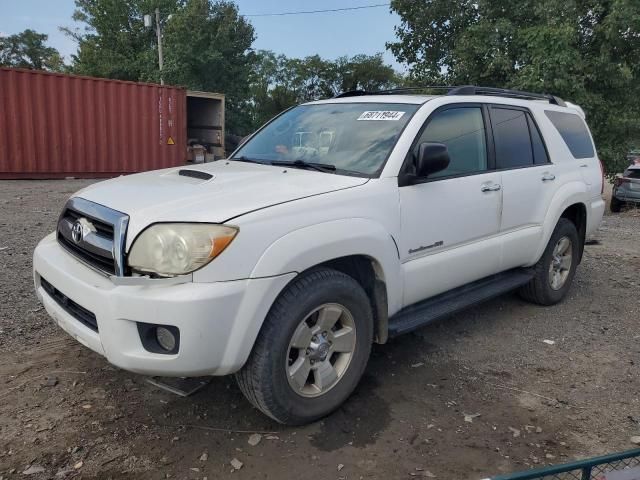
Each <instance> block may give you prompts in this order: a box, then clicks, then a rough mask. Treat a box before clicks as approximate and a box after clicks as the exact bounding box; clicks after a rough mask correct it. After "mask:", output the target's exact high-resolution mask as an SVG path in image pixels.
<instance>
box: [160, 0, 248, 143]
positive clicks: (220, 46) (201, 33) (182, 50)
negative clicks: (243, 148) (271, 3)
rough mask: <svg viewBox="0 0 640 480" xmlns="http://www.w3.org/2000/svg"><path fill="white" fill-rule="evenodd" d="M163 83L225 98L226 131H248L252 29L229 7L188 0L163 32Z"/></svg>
mask: <svg viewBox="0 0 640 480" xmlns="http://www.w3.org/2000/svg"><path fill="white" fill-rule="evenodd" d="M164 38H165V45H166V48H165V65H164V77H165V81H166V82H167V83H170V84H174V85H186V86H188V87H189V88H191V89H194V90H204V91H211V92H222V93H224V94H225V95H226V99H227V102H226V117H227V124H228V126H229V129H230V131H240V132H245V131H247V130H248V129H249V128H250V117H249V115H248V114H247V110H248V104H249V103H248V100H249V76H250V74H251V67H252V64H253V61H254V58H253V57H254V54H253V52H252V51H251V44H252V43H253V41H254V38H255V35H254V30H253V26H251V24H250V23H249V22H248V21H247V20H246V19H245V18H244V17H242V16H240V15H239V13H238V8H237V6H236V5H235V4H234V3H231V2H226V1H217V2H215V3H211V2H209V1H208V0H190V1H188V2H186V4H185V5H184V6H182V7H180V8H179V9H178V10H177V12H176V14H175V15H173V16H172V18H171V20H170V21H168V22H167V25H166V28H165V35H164Z"/></svg>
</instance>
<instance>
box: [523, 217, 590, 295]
mask: <svg viewBox="0 0 640 480" xmlns="http://www.w3.org/2000/svg"><path fill="white" fill-rule="evenodd" d="M579 241H580V240H579V236H578V231H577V229H576V226H575V225H574V224H573V222H572V221H570V220H568V219H566V218H561V219H560V220H559V221H558V224H557V225H556V228H555V230H554V231H553V234H552V235H551V238H550V239H549V243H548V244H547V248H546V249H545V251H544V253H543V254H542V257H541V258H540V260H538V263H536V265H535V266H534V271H535V276H534V277H533V279H531V281H530V282H529V283H528V284H526V285H525V286H524V287H522V288H521V289H520V290H519V294H520V296H521V297H522V298H524V299H525V300H528V301H530V302H534V303H538V304H540V305H553V304H555V303H558V302H559V301H561V300H562V299H563V298H564V297H565V295H566V294H567V292H568V291H569V288H570V287H571V282H572V281H573V277H574V275H575V273H576V268H577V266H578V257H579V254H580V249H579Z"/></svg>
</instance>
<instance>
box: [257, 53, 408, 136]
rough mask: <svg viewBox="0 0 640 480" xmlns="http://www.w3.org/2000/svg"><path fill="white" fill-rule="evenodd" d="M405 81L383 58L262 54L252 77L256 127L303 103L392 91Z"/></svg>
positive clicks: (379, 55) (373, 56)
mask: <svg viewBox="0 0 640 480" xmlns="http://www.w3.org/2000/svg"><path fill="white" fill-rule="evenodd" d="M402 81H403V79H402V78H401V77H400V76H399V75H398V74H397V73H396V72H395V71H394V70H393V68H392V67H390V66H389V65H385V63H384V60H383V58H382V54H378V55H370V56H369V55H355V56H353V57H346V56H345V57H340V58H338V59H337V60H335V61H331V60H325V59H322V58H321V57H320V56H318V55H313V56H309V57H306V58H302V59H300V58H287V57H286V56H284V55H276V54H275V53H273V52H271V51H267V50H261V51H258V52H257V53H256V61H255V67H254V69H253V73H252V75H251V104H252V120H253V122H252V123H253V126H254V127H258V126H260V125H262V124H263V123H264V122H266V121H267V120H269V119H270V118H272V117H273V116H274V115H277V114H278V113H280V112H281V111H283V110H285V109H287V108H289V107H291V106H293V105H296V104H299V103H303V102H308V101H311V100H317V99H320V98H327V97H333V96H335V95H337V94H338V93H340V92H344V91H348V90H369V91H374V90H381V89H386V88H392V87H395V86H397V85H399V84H400V83H402Z"/></svg>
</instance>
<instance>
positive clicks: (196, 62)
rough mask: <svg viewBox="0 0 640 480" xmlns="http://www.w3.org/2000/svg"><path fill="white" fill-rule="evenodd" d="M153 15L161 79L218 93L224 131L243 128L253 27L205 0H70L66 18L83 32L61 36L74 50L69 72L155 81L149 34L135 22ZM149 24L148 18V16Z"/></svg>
mask: <svg viewBox="0 0 640 480" xmlns="http://www.w3.org/2000/svg"><path fill="white" fill-rule="evenodd" d="M156 7H157V8H159V9H160V12H161V24H162V29H163V32H164V34H163V47H164V48H163V51H164V68H163V79H164V80H165V82H166V83H168V84H173V85H180V86H184V87H187V88H190V89H194V90H207V91H213V92H221V93H224V94H225V95H226V97H227V127H228V128H229V129H230V130H242V129H246V128H247V126H248V123H249V116H248V114H246V113H244V112H245V110H246V109H245V106H246V102H247V97H248V93H249V80H248V77H249V73H250V68H251V62H252V53H251V51H250V48H251V44H252V42H253V40H254V31H253V27H252V26H251V25H250V24H249V23H248V22H247V21H246V20H245V19H244V17H242V16H240V15H239V14H238V9H237V7H236V5H235V4H234V3H232V2H228V1H223V0H220V1H213V0H124V1H123V0H76V11H75V13H74V15H73V19H74V20H76V21H78V22H82V23H84V24H85V25H86V28H85V29H84V31H70V30H68V29H67V30H66V32H67V33H68V34H69V35H71V36H73V37H74V38H75V39H76V40H77V41H78V44H79V50H78V54H77V55H75V56H74V57H73V71H74V72H75V73H79V74H84V75H91V76H96V77H107V78H115V79H120V80H133V81H153V82H159V81H160V71H159V67H158V51H157V41H156V33H155V30H154V29H147V28H145V27H144V22H143V16H144V15H145V14H153V13H154V11H155V9H156ZM154 22H155V18H154Z"/></svg>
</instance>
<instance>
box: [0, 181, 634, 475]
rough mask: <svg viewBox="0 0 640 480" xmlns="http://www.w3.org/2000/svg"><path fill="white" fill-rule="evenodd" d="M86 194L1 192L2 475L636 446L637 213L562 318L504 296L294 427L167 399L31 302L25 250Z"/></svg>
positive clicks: (591, 254) (423, 334) (279, 469)
mask: <svg viewBox="0 0 640 480" xmlns="http://www.w3.org/2000/svg"><path fill="white" fill-rule="evenodd" d="M88 183H90V182H88V181H79V180H64V181H15V182H7V181H3V182H0V266H1V267H2V278H1V279H0V299H1V300H0V346H1V347H2V348H1V349H0V476H2V477H4V478H5V479H12V478H35V479H40V478H54V477H55V478H67V477H69V478H70V477H78V478H80V477H82V478H109V477H111V478H136V479H140V478H142V479H146V478H150V479H151V478H154V479H156V478H169V477H170V478H184V479H202V478H204V477H206V478H209V479H210V478H219V477H224V476H226V475H231V473H232V471H233V475H234V476H235V477H237V478H247V479H258V478H278V479H279V478H302V477H304V478H305V479H331V478H336V479H340V478H342V479H360V478H362V479H370V478H372V479H373V478H380V479H386V478H415V477H423V478H428V477H432V476H433V477H435V478H442V479H479V478H483V477H486V476H489V475H495V474H498V473H504V472H510V471H517V470H523V469H527V468H531V467H535V466H540V465H544V464H553V463H561V462H565V461H568V460H570V459H576V458H583V457H587V456H593V455H598V454H604V453H608V452H613V451H619V450H624V449H627V448H631V447H633V445H632V444H630V442H629V438H630V437H631V436H632V435H639V434H640V400H639V398H638V392H640V379H639V376H638V370H637V365H638V363H640V358H639V356H640V342H639V341H638V340H639V339H640V331H639V329H638V318H639V314H640V295H638V291H639V285H638V284H639V283H640V275H639V274H638V272H639V270H640V243H639V242H638V239H640V216H638V215H637V214H636V213H635V212H628V213H626V214H623V215H616V216H607V217H605V221H604V222H603V225H602V228H601V229H600V231H599V233H598V234H597V237H596V239H597V241H598V242H597V243H595V244H591V245H589V246H587V248H586V253H585V258H584V260H583V263H582V265H581V266H580V268H579V270H578V274H577V276H576V279H575V283H574V286H573V288H572V290H571V292H570V295H569V297H568V298H567V299H566V301H564V302H563V303H562V304H560V305H557V306H555V307H551V308H543V307H538V306H533V305H530V304H527V303H525V302H523V301H522V300H520V299H519V298H518V297H516V296H515V295H508V296H504V297H502V298H499V299H496V300H494V301H490V302H488V303H486V304H484V305H481V306H479V307H477V308H473V309H470V310H468V311H466V312H464V313H462V314H459V315H457V316H455V317H454V318H452V319H450V320H448V321H443V322H440V323H438V324H435V325H432V326H429V327H426V328H424V329H422V330H420V331H418V332H417V333H415V334H410V335H407V336H404V337H401V338H398V339H395V340H393V341H392V342H390V343H389V344H387V345H384V346H376V347H375V348H374V351H373V356H372V358H371V361H370V363H369V366H368V368H367V372H366V374H365V377H364V379H363V381H362V382H361V384H360V386H359V387H358V389H357V390H356V392H355V394H354V395H353V396H352V397H351V399H350V400H349V401H348V402H347V403H346V404H345V405H344V406H343V407H342V408H341V409H339V410H338V411H337V412H336V413H335V414H333V415H331V416H330V417H328V418H326V419H325V420H324V421H321V422H317V423H315V424H313V425H309V426H307V427H303V428H286V427H283V426H281V425H278V424H275V423H274V422H272V421H270V420H269V419H267V418H265V417H264V416H262V415H261V414H260V413H259V412H257V411H256V410H254V409H253V408H252V407H251V406H250V405H249V404H248V403H247V402H246V401H245V400H244V398H243V397H242V395H241V394H240V392H239V391H238V389H237V387H236V386H235V384H234V382H233V381H232V379H230V378H216V379H214V380H213V381H212V382H211V383H210V384H209V385H208V386H207V387H206V388H205V389H204V390H202V391H200V392H198V393H197V394H195V395H194V396H192V397H189V398H181V397H177V396H173V395H171V394H169V393H166V392H164V391H161V390H159V389H157V388H156V387H153V386H152V385H149V384H147V383H146V382H145V379H144V378H143V377H140V376H137V375H134V374H130V373H127V372H124V371H121V370H117V369H115V368H113V367H111V366H110V365H109V364H108V363H107V362H106V361H105V360H104V359H103V358H101V357H100V356H98V355H96V354H94V353H93V352H91V351H89V350H87V349H86V348H84V347H82V346H81V345H79V344H77V343H75V342H74V341H73V340H71V339H70V338H69V337H68V336H67V335H66V334H64V333H63V332H62V331H61V330H59V329H58V328H57V327H56V326H55V325H54V324H53V323H52V322H51V321H50V320H49V318H48V317H47V315H46V314H45V313H44V311H43V310H42V309H41V308H40V306H39V304H38V302H37V300H36V298H35V295H34V293H33V286H32V279H31V253H32V251H33V248H34V247H35V245H36V243H37V241H38V240H39V239H40V238H42V237H43V236H44V235H45V234H47V233H48V232H49V231H51V230H53V228H54V225H55V222H56V219H57V215H58V212H59V211H60V208H61V207H62V205H63V203H64V201H65V200H66V198H67V197H68V196H69V194H71V193H72V192H74V191H76V190H78V189H80V188H81V187H83V186H84V185H86V184H88ZM543 340H552V341H553V342H555V343H554V344H553V345H549V344H547V343H544V342H543ZM465 416H466V419H465ZM255 432H258V433H259V434H260V435H261V437H260V441H259V443H258V444H257V445H255V446H253V445H251V444H249V443H248V441H249V439H250V438H251V435H252V434H253V433H255ZM257 438H258V437H253V439H254V440H255V439H257ZM234 459H235V460H234ZM236 461H237V462H242V466H241V468H240V469H239V470H235V471H234V467H233V466H232V462H234V463H235V462H236ZM235 465H236V467H239V466H240V463H235ZM25 472H26V473H28V474H30V475H29V476H26V475H25ZM0 478H1V477H0Z"/></svg>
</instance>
